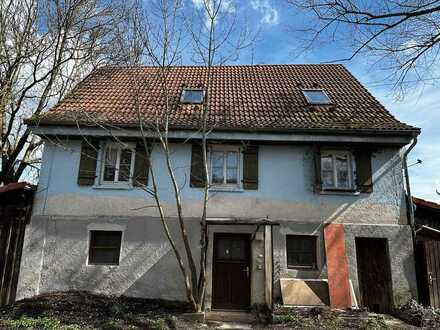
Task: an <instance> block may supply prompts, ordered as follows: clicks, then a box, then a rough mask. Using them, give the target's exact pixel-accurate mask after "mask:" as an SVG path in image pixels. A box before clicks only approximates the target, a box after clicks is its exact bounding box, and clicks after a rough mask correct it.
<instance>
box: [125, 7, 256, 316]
mask: <svg viewBox="0 0 440 330" xmlns="http://www.w3.org/2000/svg"><path fill="white" fill-rule="evenodd" d="M225 3H226V2H223V1H222V0H219V1H217V0H203V1H201V2H200V3H199V7H198V8H196V11H195V12H193V14H192V15H190V17H189V16H188V15H186V14H187V12H185V10H187V8H185V6H184V4H183V3H182V1H180V0H157V1H151V2H149V5H148V6H147V7H145V4H144V3H142V2H139V1H134V2H132V3H130V4H129V5H128V6H127V13H129V15H127V16H126V17H127V19H128V21H127V23H126V24H125V25H124V29H123V31H121V35H122V36H121V37H120V38H119V40H120V42H121V45H122V44H123V45H124V47H121V48H124V49H125V50H126V54H127V55H126V56H122V57H121V58H125V60H126V61H127V64H129V65H130V68H131V72H132V83H131V90H132V96H133V100H134V103H135V107H136V109H137V114H138V124H139V129H140V132H141V135H142V139H143V144H144V147H145V153H146V155H147V158H148V160H147V161H149V162H150V160H149V158H150V156H151V145H152V144H155V145H156V146H159V148H160V149H161V151H162V152H163V154H164V156H165V162H166V171H167V175H168V177H169V178H170V180H171V185H172V191H173V196H174V198H173V199H174V202H175V209H176V211H177V220H178V224H179V229H180V234H181V242H182V243H183V246H184V250H183V251H180V250H179V248H178V244H177V240H178V238H177V237H173V236H172V234H171V230H170V224H169V221H168V220H169V216H168V215H167V214H166V211H165V209H164V207H163V200H162V199H161V196H160V194H159V189H158V181H157V177H156V169H155V168H154V165H153V163H152V162H150V168H149V178H150V180H151V185H149V186H148V187H147V186H144V187H143V189H144V191H145V192H146V193H147V194H148V195H149V196H150V197H152V199H153V201H154V207H155V208H157V210H158V214H159V217H160V219H161V222H162V225H163V228H164V232H165V235H166V237H167V239H168V241H169V243H170V245H171V248H172V250H173V252H174V254H175V256H176V259H177V263H178V266H179V269H180V270H181V272H182V275H183V277H184V284H185V290H186V295H187V299H188V301H189V302H190V304H191V305H192V308H193V310H194V311H197V312H200V311H202V310H203V305H204V299H205V288H206V252H207V245H208V237H207V223H206V222H207V221H206V220H207V206H208V202H209V181H210V180H209V167H208V159H207V154H208V148H207V138H208V135H209V133H210V132H211V131H212V129H214V127H212V126H209V125H208V116H209V97H210V93H209V92H210V87H211V79H212V67H213V66H214V65H221V64H224V63H226V62H228V61H231V60H234V59H236V58H237V56H238V53H239V52H240V50H242V49H244V48H246V47H247V46H248V45H251V44H252V42H253V40H254V38H255V36H256V33H255V32H254V33H251V32H250V31H249V30H247V29H246V28H245V26H241V27H239V26H238V25H237V17H236V16H237V15H238V12H237V11H236V10H235V8H232V7H229V6H232V5H231V4H230V3H229V2H227V4H226V5H225ZM185 31H186V32H188V33H186V34H185V33H184V32H185ZM189 46H192V47H191V49H192V50H193V52H192V57H193V61H194V62H196V63H197V64H201V65H203V66H205V67H206V75H205V77H204V83H203V89H204V92H205V97H204V102H203V104H202V106H201V110H202V111H201V119H200V127H199V128H198V132H197V133H198V134H199V135H200V137H201V147H202V155H203V160H202V161H203V165H202V166H203V167H204V176H205V177H204V180H203V181H204V187H203V203H202V206H201V215H200V220H201V221H200V243H199V248H198V249H197V250H194V246H196V245H194V244H193V245H191V242H190V239H189V236H188V230H187V220H186V217H185V214H184V212H183V203H184V201H183V200H182V189H183V186H184V185H185V183H184V184H183V186H182V183H179V178H178V177H177V175H176V172H175V165H174V162H173V157H172V150H171V149H172V146H171V145H172V143H173V142H172V141H170V139H169V132H170V129H171V128H170V119H171V116H172V113H173V110H175V107H176V104H175V101H173V99H172V97H171V95H170V93H169V91H170V82H169V74H170V72H171V71H172V70H173V66H175V65H177V64H179V63H180V62H181V60H182V57H183V54H182V52H183V50H184V49H186V50H187V49H188V47H189ZM143 63H147V64H149V65H151V66H153V67H154V70H153V72H154V73H153V74H149V75H147V76H146V75H145V72H144V71H143V69H142V67H141V66H139V65H140V64H143ZM136 68H138V69H137V70H136ZM150 69H151V68H150ZM151 72H152V70H150V73H151ZM151 84H155V87H157V85H158V84H159V85H160V93H161V95H160V98H161V101H162V102H161V103H162V104H163V105H164V106H163V108H161V109H157V110H156V114H155V117H156V120H155V122H154V123H151V122H148V121H146V120H145V119H144V118H143V116H142V111H141V105H140V103H141V101H140V99H141V98H142V96H141V95H143V97H145V95H144V94H145V93H149V89H150V88H149V87H151ZM151 136H153V138H151ZM185 142H186V141H185ZM185 142H184V143H185ZM150 206H151V205H148V206H147V207H150ZM198 255H200V264H199V267H197V265H196V256H198Z"/></svg>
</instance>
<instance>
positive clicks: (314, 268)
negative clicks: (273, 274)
mask: <svg viewBox="0 0 440 330" xmlns="http://www.w3.org/2000/svg"><path fill="white" fill-rule="evenodd" d="M287 269H290V270H310V271H317V270H318V267H315V266H287Z"/></svg>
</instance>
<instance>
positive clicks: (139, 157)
mask: <svg viewBox="0 0 440 330" xmlns="http://www.w3.org/2000/svg"><path fill="white" fill-rule="evenodd" d="M147 148H148V153H147V151H146V150H145V145H144V143H143V142H138V143H136V154H135V159H134V171H133V186H135V187H143V186H147V185H148V173H149V171H150V155H151V145H147Z"/></svg>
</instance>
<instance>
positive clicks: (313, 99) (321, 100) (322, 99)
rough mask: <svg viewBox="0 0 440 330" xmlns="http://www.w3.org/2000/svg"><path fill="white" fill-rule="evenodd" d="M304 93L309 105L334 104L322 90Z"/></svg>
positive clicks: (308, 90)
mask: <svg viewBox="0 0 440 330" xmlns="http://www.w3.org/2000/svg"><path fill="white" fill-rule="evenodd" d="M302 92H303V94H304V96H305V98H306V99H307V102H309V104H332V101H331V100H330V98H329V97H328V95H327V94H326V93H325V92H324V91H323V90H322V89H303V90H302Z"/></svg>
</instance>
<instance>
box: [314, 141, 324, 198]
mask: <svg viewBox="0 0 440 330" xmlns="http://www.w3.org/2000/svg"><path fill="white" fill-rule="evenodd" d="M313 161H314V168H315V182H314V185H313V190H314V192H315V193H320V192H321V191H322V178H321V148H320V147H319V146H318V145H315V146H313Z"/></svg>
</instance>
